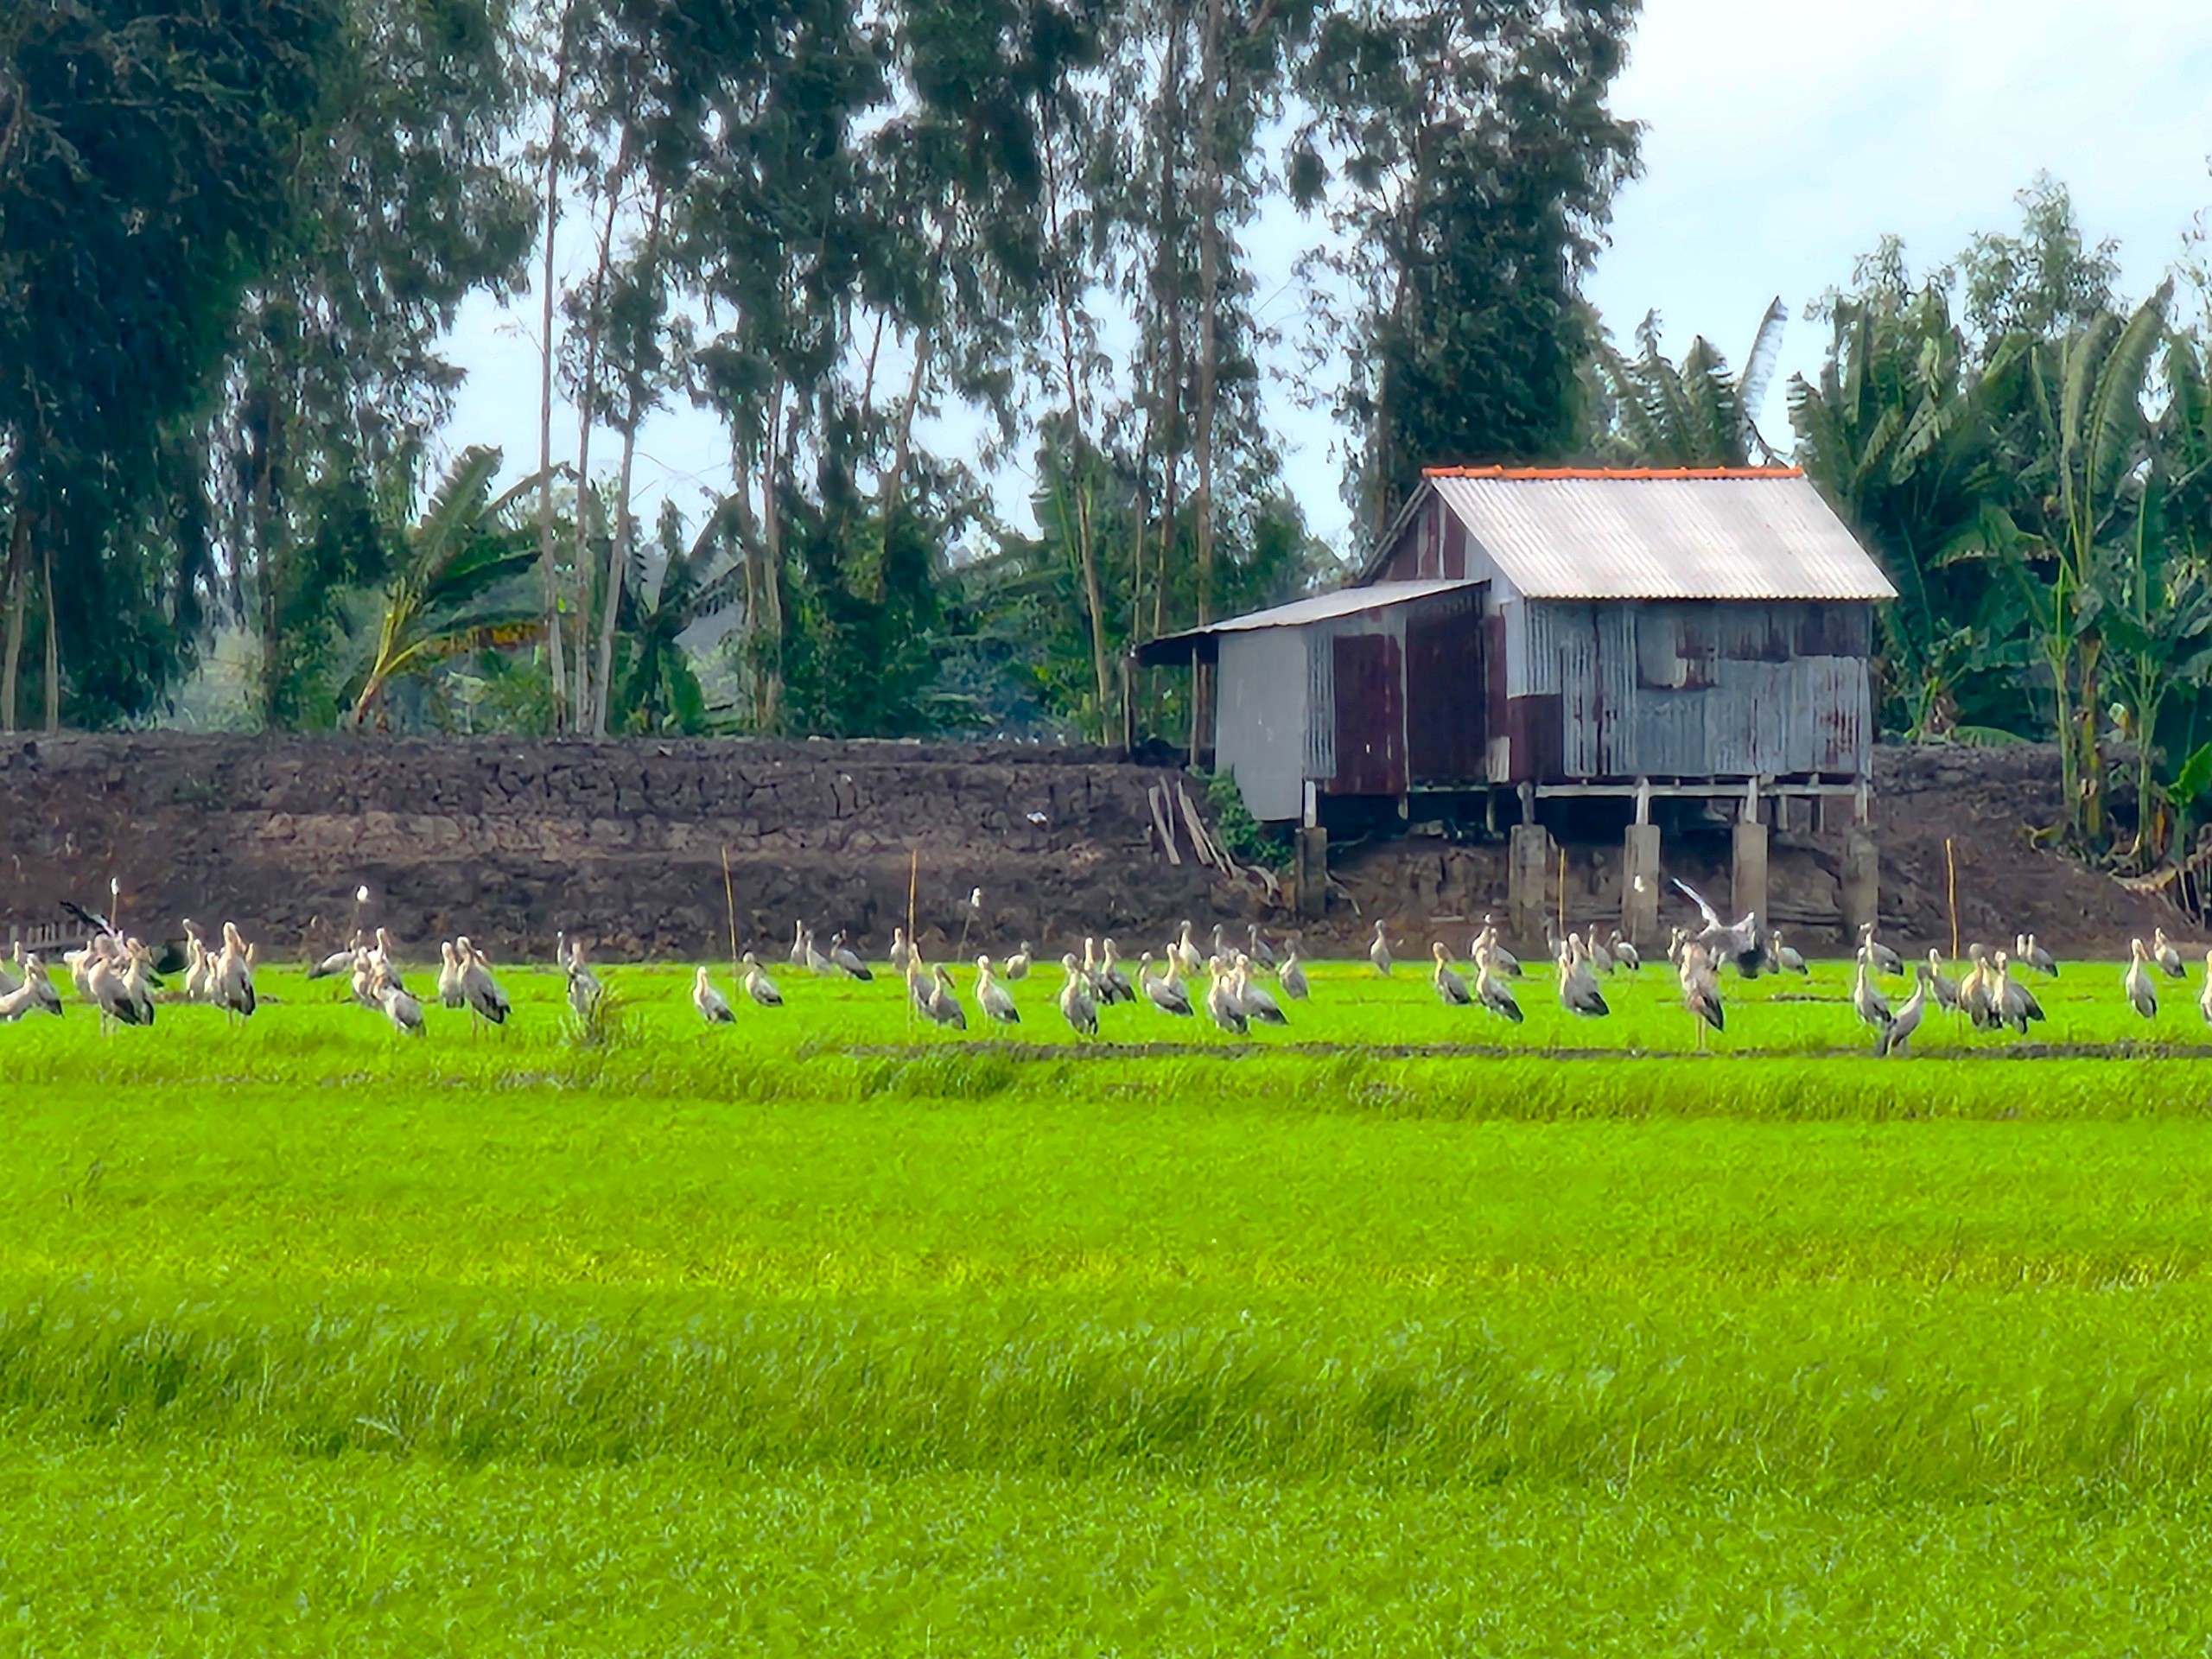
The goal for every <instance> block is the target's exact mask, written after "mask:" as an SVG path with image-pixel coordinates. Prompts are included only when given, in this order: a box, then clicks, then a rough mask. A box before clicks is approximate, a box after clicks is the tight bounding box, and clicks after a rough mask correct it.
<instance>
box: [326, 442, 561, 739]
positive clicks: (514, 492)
mask: <svg viewBox="0 0 2212 1659" xmlns="http://www.w3.org/2000/svg"><path fill="white" fill-rule="evenodd" d="M498 475H499V451H498V450H497V449H493V448H484V447H481V446H475V447H472V448H468V449H467V450H465V451H463V452H462V454H461V456H460V457H459V458H458V459H457V460H456V461H454V464H453V466H452V467H450V468H449V469H448V472H447V474H446V475H445V477H444V478H443V479H442V480H440V481H439V484H438V486H437V488H436V489H435V491H434V492H433V493H432V494H431V497H430V502H429V507H428V508H427V509H426V510H425V512H423V517H422V518H421V519H420V520H419V521H417V522H416V524H413V525H412V526H410V528H409V530H408V531H407V532H406V536H405V550H404V553H403V554H402V556H401V558H400V562H399V570H398V574H397V575H395V576H394V577H393V578H392V580H391V586H390V587H389V588H386V589H385V602H384V616H383V620H381V622H380V623H379V624H378V629H377V639H376V645H375V646H374V648H373V649H372V651H371V652H370V654H369V658H368V661H367V662H366V663H365V664H364V665H363V666H362V668H361V669H360V671H359V674H358V675H357V684H356V685H355V686H354V688H353V725H354V727H355V728H356V729H359V728H361V727H364V726H366V725H367V724H368V723H369V721H371V719H372V717H373V716H374V715H375V714H376V712H377V709H378V704H379V703H380V702H382V700H383V697H384V694H385V689H386V688H387V687H389V686H390V685H391V683H392V682H393V681H394V680H396V679H399V678H401V677H404V676H407V675H410V674H419V673H421V672H423V671H424V670H426V669H428V668H429V667H431V666H432V665H434V664H437V663H440V662H443V661H444V660H446V659H447V658H450V657H454V656H456V655H458V654H460V653H461V652H465V651H476V650H483V649H486V648H487V647H490V646H493V645H519V644H522V643H524V642H525V641H526V640H529V639H534V638H536V637H537V633H538V632H540V631H542V629H543V615H542V613H541V607H540V605H539V603H538V601H537V599H536V598H535V597H533V596H532V595H531V594H529V593H526V592H522V591H519V590H518V588H516V587H515V586H514V585H513V584H512V579H513V578H515V577H518V576H524V575H528V574H529V573H530V571H531V569H532V568H533V567H534V563H535V561H536V560H537V542H536V539H535V537H534V535H533V533H532V531H531V530H530V529H529V528H527V527H526V526H524V525H523V524H519V523H518V522H517V520H516V519H515V518H514V516H513V508H514V506H515V505H516V503H518V501H520V500H522V499H524V498H525V497H528V496H530V495H532V494H534V493H536V492H537V489H538V487H539V486H540V485H541V484H543V482H544V475H543V474H532V475H531V476H530V477H529V478H526V479H524V480H522V482H520V483H519V484H517V485H515V486H513V487H512V488H511V489H509V490H507V491H505V492H504V493H501V494H499V495H497V496H494V495H493V493H492V482H493V479H495V478H496V477H498ZM503 590H504V591H503Z"/></svg>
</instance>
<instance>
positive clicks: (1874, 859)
mask: <svg viewBox="0 0 2212 1659" xmlns="http://www.w3.org/2000/svg"><path fill="white" fill-rule="evenodd" d="M1881 880H1882V859H1881V855H1880V854H1879V853H1878V851H1877V850H1876V849H1875V846H1874V832H1873V831H1872V830H1871V829H1867V828H1866V826H1865V825H1863V824H1861V825H1858V826H1855V827H1854V828H1853V829H1849V830H1847V831H1846V832H1845V835H1844V837H1843V932H1844V944H1845V945H1846V947H1847V948H1849V947H1852V946H1855V945H1856V944H1858V942H1859V929H1861V928H1863V927H1865V926H1866V924H1867V923H1869V922H1871V921H1872V920H1873V919H1874V918H1875V915H1876V913H1877V911H1878V906H1880V903H1881V897H1882V890H1881Z"/></svg>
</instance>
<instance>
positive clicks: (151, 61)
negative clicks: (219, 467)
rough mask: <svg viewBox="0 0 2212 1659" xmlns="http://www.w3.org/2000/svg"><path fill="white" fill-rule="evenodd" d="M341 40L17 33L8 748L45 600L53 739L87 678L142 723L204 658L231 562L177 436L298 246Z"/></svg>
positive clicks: (147, 8)
mask: <svg viewBox="0 0 2212 1659" xmlns="http://www.w3.org/2000/svg"><path fill="white" fill-rule="evenodd" d="M334 36H335V19H334V15H333V10H332V7H331V5H330V4H329V3H327V0H253V3H247V4H240V5H236V6H232V7H227V8H224V9H220V10H210V9H208V8H206V7H202V6H198V5H190V4H185V3H176V0H166V3H165V0H43V3H41V4H38V5H33V6H14V7H10V8H6V9H5V10H4V13H0V362H4V363H5V364H6V365H7V372H6V373H5V374H0V466H4V468H5V474H4V480H0V489H4V496H0V503H4V507H5V511H6V513H7V518H8V531H7V537H6V543H5V545H6V548H7V554H6V557H5V560H4V563H0V613H4V616H5V623H4V645H0V727H6V728H13V727H14V726H15V724H16V690H17V678H18V671H19V668H20V664H21V657H22V646H23V641H24V637H25V632H26V626H27V622H28V613H29V601H30V595H31V593H32V590H33V588H34V584H35V585H36V586H37V587H38V588H39V589H40V590H41V592H42V594H43V596H44V602H43V605H42V607H41V632H42V633H43V636H44V656H45V664H46V677H45V679H46V716H47V721H48V725H49V726H52V725H54V724H55V723H57V722H58V721H59V720H60V716H61V712H62V699H63V689H64V684H65V676H66V683H67V685H68V686H69V688H70V690H71V694H72V698H73V705H74V706H73V712H74V713H75V714H76V715H77V716H78V717H79V718H82V719H86V720H89V721H100V720H106V719H114V718H122V717H127V716H130V715H138V714H141V713H143V712H144V710H145V709H148V708H149V706H150V705H151V704H152V703H153V702H155V701H156V699H157V698H158V697H159V696H161V695H162V692H163V691H164V690H166V689H167V688H168V686H169V685H170V684H171V683H173V682H174V681H175V678H176V677H177V676H178V675H179V674H180V673H181V671H183V669H184V668H185V667H186V666H187V665H188V663H189V661H190V659H191V656H192V652H193V650H194V639H195V635H196V633H197V626H198V613H197V600H198V595H199V592H200V584H201V583H202V582H203V581H204V579H205V578H206V576H207V569H208V566H207V559H208V556H209V554H210V551H211V550H212V546H213V542H212V537H210V535H209V534H208V525H207V518H206V513H205V500H204V491H203V489H202V486H200V481H199V480H198V479H197V478H196V477H195V476H194V474H195V471H196V468H195V467H194V465H193V461H194V459H195V457H194V455H193V454H192V450H191V446H190V445H189V444H188V443H185V442H181V441H180V438H179V433H180V430H181V429H183V428H186V427H188V425H189V424H190V423H191V422H192V420H193V418H194V416H195V415H196V414H198V413H199V411H200V410H202V409H204V408H205V407H206V405H207V402H208V400H209V399H210V397H212V395H213V390H214V386H215V383H216V380H217V378H218V376H219V373H220V371H221V367H222V365H223V363H224V360H225V358H226V353H227V352H228V350H229V347H230V344H231V341H232V336H233V334H234V331H235V327H236V323H237V319H238V310H239V304H240V300H241V296H243V295H244V294H245V293H246V292H247V291H248V290H249V289H251V287H252V286H253V284H254V283H256V282H257V281H258V280H259V279H260V278H261V277H263V276H264V274H265V273H266V272H267V271H268V270H270V267H271V265H272V264H273V263H274V261H275V260H276V258H277V256H278V254H279V252H280V250H281V249H282V248H283V245H284V244H285V242H286V239H287V238H288V237H289V235H290V234H291V233H292V231H293V220H294V215H295V213H296V200H295V198H294V197H293V195H292V194H291V192H290V190H289V175H290V174H291V172H292V170H293V168H294V167H295V166H296V164H297V162H298V161H299V158H300V156H301V153H302V148H303V145H304V143H305V141H306V138H307V135H308V132H309V130H310V127H311V123H312V121H313V118H314V117H315V112H316V111H317V110H318V108H319V107H320V105H321V102H322V100H323V97H324V90H325V84H326V79H327V77H328V75H329V74H330V73H331V65H332V61H333V56H334ZM209 180H220V181H222V186H223V188H221V189H219V190H214V191H211V190H209V189H208V188H207V181H209Z"/></svg>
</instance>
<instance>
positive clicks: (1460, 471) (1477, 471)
mask: <svg viewBox="0 0 2212 1659" xmlns="http://www.w3.org/2000/svg"><path fill="white" fill-rule="evenodd" d="M1804 475H1805V469H1804V468H1803V467H1422V468H1421V476H1422V477H1423V478H1495V479H1507V480H1515V481H1516V482H1517V481H1526V480H1548V479H1626V480H1643V481H1647V482H1648V481H1651V480H1675V479H1723V478H1802V477H1804Z"/></svg>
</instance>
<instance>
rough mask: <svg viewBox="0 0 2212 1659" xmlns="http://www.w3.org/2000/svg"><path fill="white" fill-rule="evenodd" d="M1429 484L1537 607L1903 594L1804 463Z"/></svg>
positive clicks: (1507, 473) (1499, 475)
mask: <svg viewBox="0 0 2212 1659" xmlns="http://www.w3.org/2000/svg"><path fill="white" fill-rule="evenodd" d="M1423 488H1424V489H1428V490H1433V491H1435V492H1436V493H1437V495H1438V496H1439V498H1440V499H1442V501H1443V502H1444V504H1445V505H1446V507H1447V508H1449V509H1450V510H1451V512H1453V513H1454V514H1455V515H1457V516H1458V518H1459V521H1460V522H1461V523H1462V524H1465V526H1466V528H1467V533H1468V534H1469V535H1470V536H1471V537H1473V538H1474V540H1475V541H1476V542H1477V543H1479V544H1480V545H1481V547H1482V550H1483V551H1484V553H1486V554H1487V555H1489V556H1490V558H1491V562H1492V563H1495V564H1496V565H1497V569H1499V570H1500V571H1501V572H1502V573H1503V575H1504V576H1505V578H1506V580H1507V581H1509V582H1511V583H1512V584H1513V586H1514V587H1515V588H1518V589H1519V590H1520V591H1521V593H1522V594H1524V595H1526V596H1527V597H1529V598H1530V599H1583V600H1605V599H1735V600H1764V599H1835V600H1876V599H1894V598H1896V597H1897V589H1896V588H1892V587H1891V585H1890V581H1889V578H1888V577H1886V576H1885V575H1883V574H1882V570H1881V567H1880V566H1879V565H1878V564H1876V563H1874V561H1873V559H1872V556H1869V555H1868V553H1867V551H1866V549H1865V548H1863V547H1861V546H1860V545H1859V541H1858V538H1857V537H1854V536H1853V535H1852V533H1851V531H1849V529H1847V527H1846V526H1845V524H1844V523H1843V521H1842V520H1841V519H1840V518H1837V517H1836V516H1835V514H1834V512H1832V511H1830V510H1829V507H1828V505H1827V502H1825V501H1823V500H1821V496H1820V492H1819V491H1817V490H1815V488H1814V487H1813V486H1812V485H1811V483H1810V482H1809V481H1808V480H1806V478H1805V477H1804V475H1803V474H1802V473H1799V472H1798V471H1797V470H1796V468H1794V467H1793V468H1789V469H1775V470H1771V471H1741V470H1738V471H1712V472H1704V473H1674V474H1669V473H1663V472H1646V473H1630V472H1622V473H1605V472H1599V471H1595V470H1590V471H1579V470H1573V469H1549V470H1546V469H1537V468H1523V469H1514V468H1503V467H1498V468H1481V469H1463V470H1451V471H1445V470H1440V471H1438V472H1435V473H1432V474H1428V475H1427V477H1426V479H1425V480H1424V481H1423Z"/></svg>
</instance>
